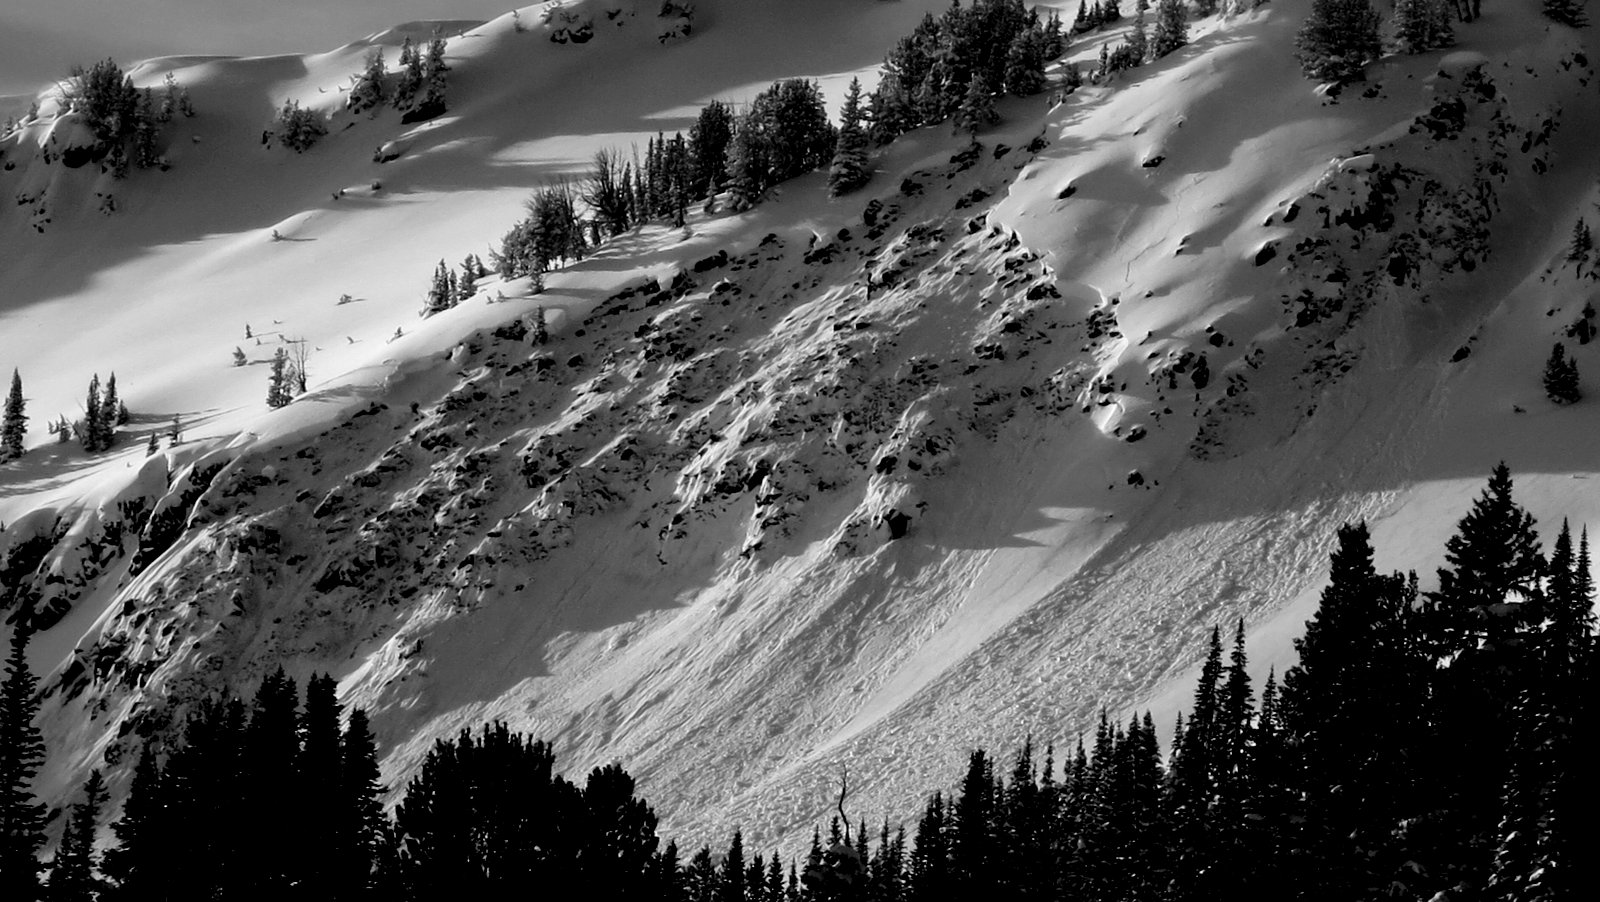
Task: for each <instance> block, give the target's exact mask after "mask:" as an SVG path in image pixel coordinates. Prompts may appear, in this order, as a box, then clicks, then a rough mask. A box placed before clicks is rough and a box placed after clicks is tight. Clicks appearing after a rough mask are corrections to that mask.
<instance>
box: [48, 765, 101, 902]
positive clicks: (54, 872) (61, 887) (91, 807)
mask: <svg viewBox="0 0 1600 902" xmlns="http://www.w3.org/2000/svg"><path fill="white" fill-rule="evenodd" d="M105 800H106V784H105V780H104V779H103V778H102V777H101V776H100V771H98V770H92V771H90V772H89V779H88V780H87V781H86V782H85V783H84V785H83V801H81V802H78V803H77V804H76V805H73V806H72V813H71V815H70V817H69V819H68V822H67V827H66V830H65V831H64V832H63V833H62V835H61V845H60V847H59V848H58V849H57V850H56V857H55V861H54V863H53V866H52V867H51V870H50V894H49V898H50V902H94V900H95V899H96V898H97V897H98V896H99V894H100V892H101V891H102V889H103V883H102V881H101V879H100V875H99V874H98V873H97V872H98V871H99V869H100V855H99V853H98V852H97V851H96V850H95V832H96V830H97V828H98V825H99V819H100V808H101V806H102V805H104V804H105Z"/></svg>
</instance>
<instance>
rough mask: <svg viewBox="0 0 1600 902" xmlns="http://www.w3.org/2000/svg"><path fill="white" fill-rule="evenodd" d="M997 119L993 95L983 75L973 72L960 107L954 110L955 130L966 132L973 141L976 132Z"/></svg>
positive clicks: (975, 139)
mask: <svg viewBox="0 0 1600 902" xmlns="http://www.w3.org/2000/svg"><path fill="white" fill-rule="evenodd" d="M999 119H1000V117H999V116H997V115H995V111H994V97H993V96H991V95H990V94H989V88H988V86H987V85H985V84H984V83H983V76H981V75H979V74H977V73H974V74H973V76H972V81H970V82H968V83H967V95H966V97H965V98H964V99H963V100H962V101H961V109H960V110H958V111H957V112H956V131H958V132H966V133H967V134H969V135H971V136H972V140H973V141H977V140H978V132H980V131H982V130H984V129H985V128H988V127H989V126H991V125H993V124H994V123H995V122H997V121H999Z"/></svg>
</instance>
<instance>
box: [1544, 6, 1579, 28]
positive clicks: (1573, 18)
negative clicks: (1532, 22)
mask: <svg viewBox="0 0 1600 902" xmlns="http://www.w3.org/2000/svg"><path fill="white" fill-rule="evenodd" d="M1586 5H1587V4H1586V3H1585V0H1544V15H1545V18H1547V19H1550V20H1551V21H1554V22H1560V23H1561V24H1562V25H1569V26H1571V27H1573V28H1584V27H1586V26H1587V25H1588V24H1589V14H1588V11H1587V10H1586V9H1585V8H1584V7H1585V6H1586Z"/></svg>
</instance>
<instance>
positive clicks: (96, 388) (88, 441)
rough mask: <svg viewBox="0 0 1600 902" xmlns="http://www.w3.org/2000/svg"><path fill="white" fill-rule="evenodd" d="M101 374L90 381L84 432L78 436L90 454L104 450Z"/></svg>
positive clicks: (84, 411) (85, 409) (84, 409)
mask: <svg viewBox="0 0 1600 902" xmlns="http://www.w3.org/2000/svg"><path fill="white" fill-rule="evenodd" d="M100 411H101V408H100V374H99V373H95V374H94V376H93V377H92V378H90V380H89V394H88V396H87V397H86V398H84V401H83V430H82V432H80V433H79V435H78V440H79V441H80V442H82V444H83V450H85V451H87V452H89V453H90V454H93V453H95V452H96V451H100V450H103V447H104V446H102V445H101V444H100V439H101V437H102V434H103V433H104V429H103V428H102V426H101V424H100Z"/></svg>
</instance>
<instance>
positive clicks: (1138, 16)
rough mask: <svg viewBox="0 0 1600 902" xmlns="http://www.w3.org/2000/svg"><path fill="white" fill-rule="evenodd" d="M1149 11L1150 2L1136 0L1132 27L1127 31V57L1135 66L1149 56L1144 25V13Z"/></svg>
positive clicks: (1148, 45)
mask: <svg viewBox="0 0 1600 902" xmlns="http://www.w3.org/2000/svg"><path fill="white" fill-rule="evenodd" d="M1149 11H1150V0H1138V2H1136V3H1134V5H1133V27H1132V28H1131V29H1129V30H1128V55H1129V56H1130V57H1132V58H1133V59H1134V60H1135V65H1140V64H1143V63H1144V58H1145V57H1146V56H1149V55H1150V36H1149V32H1148V29H1147V27H1146V25H1145V13H1147V12H1149Z"/></svg>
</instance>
